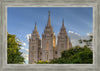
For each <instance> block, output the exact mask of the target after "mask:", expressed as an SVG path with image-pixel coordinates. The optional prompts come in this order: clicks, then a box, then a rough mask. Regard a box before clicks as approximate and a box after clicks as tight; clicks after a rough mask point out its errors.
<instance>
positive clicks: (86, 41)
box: [79, 35, 93, 46]
mask: <svg viewBox="0 0 100 71" xmlns="http://www.w3.org/2000/svg"><path fill="white" fill-rule="evenodd" d="M89 37H90V39H89V40H88V39H87V40H86V39H83V40H82V39H80V40H79V43H83V42H85V43H86V45H87V46H92V40H93V36H92V35H91V36H89Z"/></svg>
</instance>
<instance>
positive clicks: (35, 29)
mask: <svg viewBox="0 0 100 71" xmlns="http://www.w3.org/2000/svg"><path fill="white" fill-rule="evenodd" d="M34 31H37V26H36V23H35V28H34Z"/></svg>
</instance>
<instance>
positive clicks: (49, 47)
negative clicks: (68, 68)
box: [29, 11, 72, 64]
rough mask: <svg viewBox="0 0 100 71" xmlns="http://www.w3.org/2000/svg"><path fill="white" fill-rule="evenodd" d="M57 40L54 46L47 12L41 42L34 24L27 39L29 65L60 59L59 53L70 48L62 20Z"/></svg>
mask: <svg viewBox="0 0 100 71" xmlns="http://www.w3.org/2000/svg"><path fill="white" fill-rule="evenodd" d="M57 39H58V40H57V44H56V36H55V34H54V32H53V27H52V25H51V20H50V11H49V16H48V22H47V25H46V26H45V30H44V32H43V34H42V40H41V39H40V36H39V34H38V31H37V26H36V24H35V28H34V31H33V32H32V34H31V37H30V38H29V63H30V64H32V63H34V62H38V61H40V60H41V61H50V60H52V59H54V58H59V57H61V52H62V51H63V50H68V49H69V48H72V43H71V41H70V39H69V37H68V35H67V32H66V28H65V26H64V20H63V22H62V27H61V29H60V32H59V35H58V37H57ZM41 41H42V42H41Z"/></svg>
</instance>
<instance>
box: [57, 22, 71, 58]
mask: <svg viewBox="0 0 100 71" xmlns="http://www.w3.org/2000/svg"><path fill="white" fill-rule="evenodd" d="M71 46H72V44H71V43H70V41H69V38H68V35H67V32H66V28H65V26H64V20H63V22H62V27H61V29H60V32H59V35H58V40H57V57H58V58H59V57H61V52H62V51H63V50H67V49H69V48H71Z"/></svg>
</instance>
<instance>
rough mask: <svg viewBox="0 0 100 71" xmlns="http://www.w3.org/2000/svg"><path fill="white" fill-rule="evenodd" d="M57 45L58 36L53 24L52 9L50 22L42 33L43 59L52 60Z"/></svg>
mask: <svg viewBox="0 0 100 71" xmlns="http://www.w3.org/2000/svg"><path fill="white" fill-rule="evenodd" d="M55 47H56V36H55V35H54V32H53V28H52V26H51V20H50V11H49V17H48V22H47V25H46V27H45V30H44V33H43V34H42V60H44V61H50V60H51V59H53V58H54V52H55V51H54V50H55Z"/></svg>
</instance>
